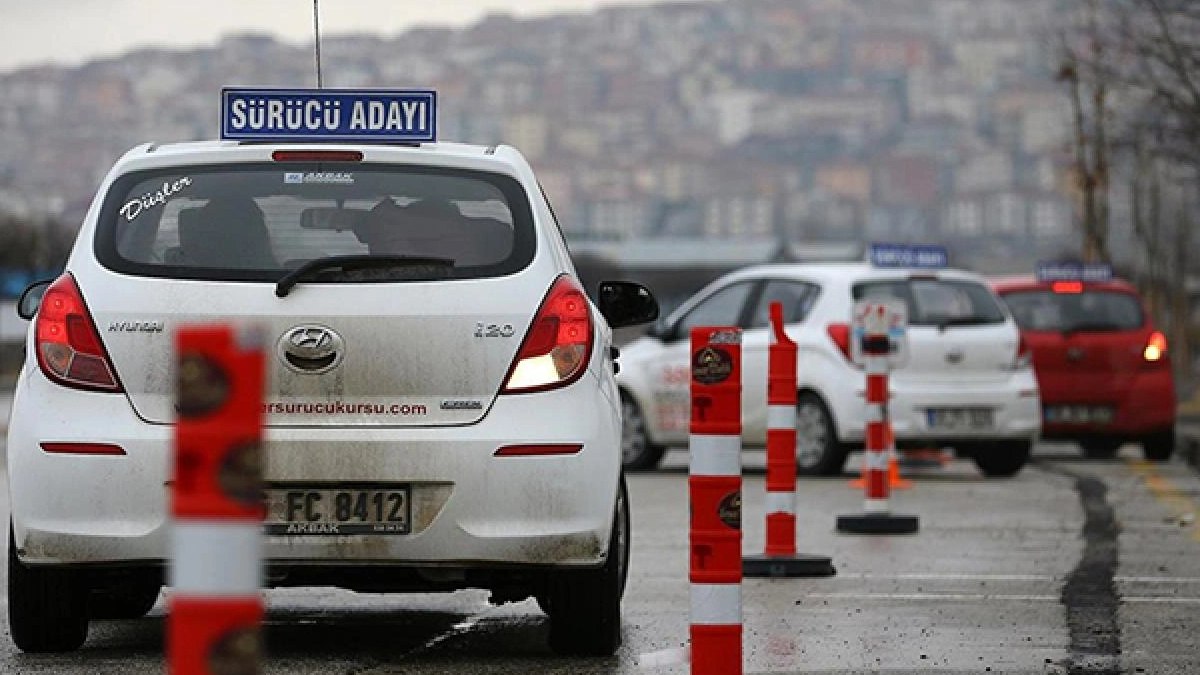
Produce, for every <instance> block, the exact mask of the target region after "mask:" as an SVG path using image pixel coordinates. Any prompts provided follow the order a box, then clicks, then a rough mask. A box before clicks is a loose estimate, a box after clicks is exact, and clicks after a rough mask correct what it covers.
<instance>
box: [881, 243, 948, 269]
mask: <svg viewBox="0 0 1200 675" xmlns="http://www.w3.org/2000/svg"><path fill="white" fill-rule="evenodd" d="M867 256H868V259H869V260H870V261H871V264H872V265H874V266H875V267H905V268H914V267H915V268H922V269H941V268H943V267H946V266H947V265H948V264H949V262H950V255H949V253H948V252H947V251H946V247H945V246H935V245H932V244H878V243H873V244H871V245H870V247H869V248H868V251H867Z"/></svg>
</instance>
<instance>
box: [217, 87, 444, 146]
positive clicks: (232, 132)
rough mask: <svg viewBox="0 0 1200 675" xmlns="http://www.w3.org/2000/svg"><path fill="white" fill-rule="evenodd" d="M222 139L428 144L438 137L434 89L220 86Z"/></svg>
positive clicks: (435, 93)
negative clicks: (241, 87) (250, 87)
mask: <svg viewBox="0 0 1200 675" xmlns="http://www.w3.org/2000/svg"><path fill="white" fill-rule="evenodd" d="M221 138H222V139H223V140H238V141H376V142H390V143H422V142H432V141H435V140H437V92H435V91H432V90H426V89H419V90H382V89H376V90H370V89H367V90H355V89H237V88H225V89H222V90H221Z"/></svg>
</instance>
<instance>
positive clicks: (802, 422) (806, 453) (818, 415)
mask: <svg viewBox="0 0 1200 675" xmlns="http://www.w3.org/2000/svg"><path fill="white" fill-rule="evenodd" d="M847 454H849V453H848V452H847V450H846V448H845V447H844V446H842V445H841V444H839V443H838V439H837V429H836V428H835V427H834V426H833V416H832V415H830V414H829V409H828V408H826V407H825V403H824V402H823V401H822V400H821V397H820V396H817V395H816V394H814V393H812V392H807V391H806V392H804V393H802V394H800V396H799V397H797V399H796V473H797V474H798V475H801V476H836V475H838V474H840V473H841V472H842V469H843V468H844V467H845V466H846V455H847Z"/></svg>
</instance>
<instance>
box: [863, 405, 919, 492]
mask: <svg viewBox="0 0 1200 675" xmlns="http://www.w3.org/2000/svg"><path fill="white" fill-rule="evenodd" d="M884 438H885V442H886V446H887V448H888V469H887V476H888V488H889V489H891V490H907V489H909V488H910V487H912V485H913V484H912V481H911V480H908V479H907V478H904V477H903V476H901V475H900V460H899V458H898V457H897V456H896V455H897V453H896V436H895V434H893V433H892V424H891V421H890V420H889V421H888V426H887V434H886V435H885V437H884ZM850 487H852V488H856V489H859V490H862V489H864V488H866V487H867V474H866V464H863V471H862V475H860V476H859V477H858V478H855V479H854V480H852V481H850Z"/></svg>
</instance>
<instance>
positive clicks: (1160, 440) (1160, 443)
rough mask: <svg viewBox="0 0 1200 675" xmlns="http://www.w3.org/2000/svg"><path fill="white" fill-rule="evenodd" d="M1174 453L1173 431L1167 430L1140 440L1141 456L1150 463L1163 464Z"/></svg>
mask: <svg viewBox="0 0 1200 675" xmlns="http://www.w3.org/2000/svg"><path fill="white" fill-rule="evenodd" d="M1174 453H1175V430H1174V429H1168V430H1166V431H1160V432H1158V433H1156V434H1150V435H1149V436H1146V437H1144V438H1143V439H1142V456H1143V457H1145V458H1146V459H1147V460H1149V461H1151V462H1165V461H1167V460H1169V459H1171V455H1172V454H1174Z"/></svg>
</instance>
